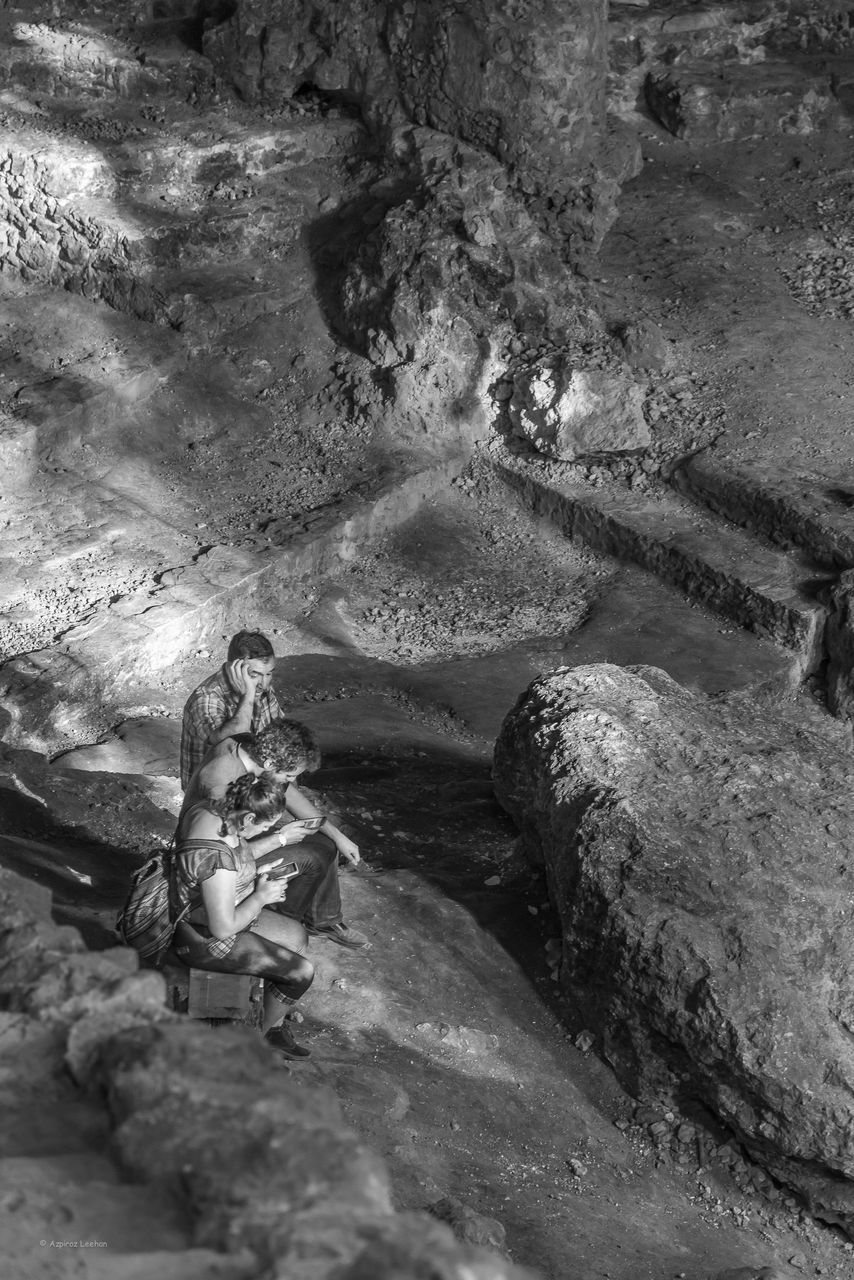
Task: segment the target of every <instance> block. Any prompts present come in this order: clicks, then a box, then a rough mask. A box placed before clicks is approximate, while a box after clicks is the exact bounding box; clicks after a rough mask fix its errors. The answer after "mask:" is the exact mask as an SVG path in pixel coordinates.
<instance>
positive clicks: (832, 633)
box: [825, 569, 854, 722]
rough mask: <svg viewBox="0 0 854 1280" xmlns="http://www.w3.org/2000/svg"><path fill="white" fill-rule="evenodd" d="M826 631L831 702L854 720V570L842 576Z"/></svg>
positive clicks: (844, 716) (836, 711)
mask: <svg viewBox="0 0 854 1280" xmlns="http://www.w3.org/2000/svg"><path fill="white" fill-rule="evenodd" d="M825 634H826V640H825V643H826V647H827V654H828V664H827V698H828V705H829V706H830V709H831V711H832V712H833V713H834V715H837V716H839V717H840V718H842V719H845V720H848V721H849V722H850V721H854V675H852V672H854V569H847V570H845V572H843V573H841V574H840V575H839V579H838V581H837V583H836V586H835V587H834V589H833V592H832V597H831V610H830V613H829V615H828V619H827V625H826V633H825Z"/></svg>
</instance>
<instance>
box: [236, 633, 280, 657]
mask: <svg viewBox="0 0 854 1280" xmlns="http://www.w3.org/2000/svg"><path fill="white" fill-rule="evenodd" d="M275 656H276V655H275V654H274V653H273V646H272V645H271V644H270V641H269V640H268V639H267V637H266V636H265V635H263V634H262V633H261V632H260V631H238V633H237V635H236V636H232V637H231V639H230V640H229V642H228V653H227V654H226V661H227V662H236V661H237V659H238V658H263V659H265V660H266V659H267V658H274V657H275Z"/></svg>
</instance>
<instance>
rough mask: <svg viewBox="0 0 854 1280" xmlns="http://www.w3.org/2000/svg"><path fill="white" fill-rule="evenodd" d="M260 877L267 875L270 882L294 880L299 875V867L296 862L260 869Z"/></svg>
mask: <svg viewBox="0 0 854 1280" xmlns="http://www.w3.org/2000/svg"><path fill="white" fill-rule="evenodd" d="M258 874H259V875H262V876H263V875H266V877H267V879H268V880H293V878H294V876H298V875H299V867H298V866H297V864H296V863H295V862H285V863H283V864H282V865H281V866H278V867H259V868H258Z"/></svg>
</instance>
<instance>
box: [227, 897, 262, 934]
mask: <svg viewBox="0 0 854 1280" xmlns="http://www.w3.org/2000/svg"><path fill="white" fill-rule="evenodd" d="M264 906H265V903H263V902H262V901H260V900H259V898H258V895H257V893H255V892H253V893H250V895H249V897H248V898H244V899H243V901H242V902H240V903H238V905H237V906H236V907H235V908H234V932H235V933H242V932H243V930H244V929H246V928H247V927H248V926H249V925H250V924H251V923H252V921H253V920H254V919H255V917H256V916H257V915H260V913H261V910H262V908H263V907H264Z"/></svg>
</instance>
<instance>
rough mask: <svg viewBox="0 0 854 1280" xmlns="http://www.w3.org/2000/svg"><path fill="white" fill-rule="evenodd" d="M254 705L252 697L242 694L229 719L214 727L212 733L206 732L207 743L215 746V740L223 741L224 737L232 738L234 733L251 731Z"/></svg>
mask: <svg viewBox="0 0 854 1280" xmlns="http://www.w3.org/2000/svg"><path fill="white" fill-rule="evenodd" d="M254 706H255V699H254V697H251V696H250V695H248V694H244V695H243V697H242V698H241V699H240V702H239V703H238V705H237V710H236V711H235V713H234V715H233V716H232V717H231V719H230V720H226V722H225V724H221V725H220V727H219V728H218V729H214V731H213V732H212V733H210V734H208V742H209V744H210V745H211V746H215V745H216V743H217V742H224V741H225V739H226V738H233V737H234V735H235V734H236V733H251V731H252V710H253V707H254Z"/></svg>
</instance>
